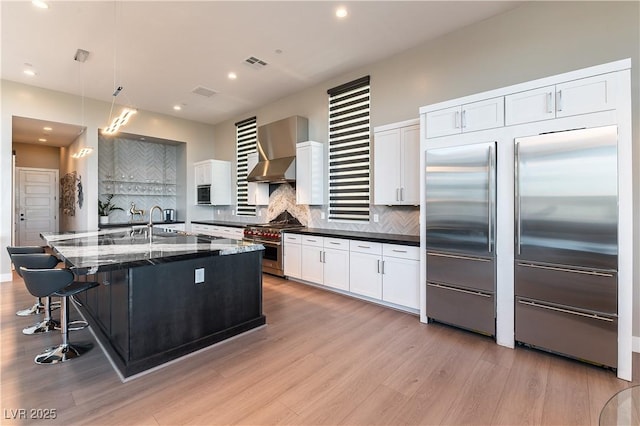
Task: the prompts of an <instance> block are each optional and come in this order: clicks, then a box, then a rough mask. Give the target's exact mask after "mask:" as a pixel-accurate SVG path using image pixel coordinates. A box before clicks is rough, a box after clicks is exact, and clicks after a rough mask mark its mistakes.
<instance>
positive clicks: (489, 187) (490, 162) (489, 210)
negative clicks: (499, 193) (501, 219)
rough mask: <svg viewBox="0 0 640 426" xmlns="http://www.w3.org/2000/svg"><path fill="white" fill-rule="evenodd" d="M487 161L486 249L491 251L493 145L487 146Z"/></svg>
mask: <svg viewBox="0 0 640 426" xmlns="http://www.w3.org/2000/svg"><path fill="white" fill-rule="evenodd" d="M488 157H489V158H488V159H487V160H488V161H487V165H488V166H487V222H488V223H487V225H488V226H487V228H488V230H487V245H488V247H487V250H488V251H489V253H493V198H492V196H493V179H492V177H493V172H494V170H493V146H491V145H490V146H489V153H488Z"/></svg>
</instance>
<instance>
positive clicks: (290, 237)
mask: <svg viewBox="0 0 640 426" xmlns="http://www.w3.org/2000/svg"><path fill="white" fill-rule="evenodd" d="M283 241H284V243H285V244H300V243H301V242H302V235H299V234H284V237H283Z"/></svg>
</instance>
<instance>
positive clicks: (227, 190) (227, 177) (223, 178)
mask: <svg viewBox="0 0 640 426" xmlns="http://www.w3.org/2000/svg"><path fill="white" fill-rule="evenodd" d="M212 168H213V170H212V173H211V204H213V205H219V206H224V205H229V204H231V163H230V162H229V161H219V160H214V161H212Z"/></svg>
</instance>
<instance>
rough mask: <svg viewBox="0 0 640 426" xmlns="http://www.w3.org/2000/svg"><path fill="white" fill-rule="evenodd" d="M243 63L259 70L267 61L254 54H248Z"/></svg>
mask: <svg viewBox="0 0 640 426" xmlns="http://www.w3.org/2000/svg"><path fill="white" fill-rule="evenodd" d="M244 63H245V64H247V65H249V66H250V67H251V68H254V69H257V70H261V69H262V68H264V67H266V66H267V63H266V62H265V61H263V60H262V59H258V58H256V57H255V56H250V57H248V58H247V59H245V60H244Z"/></svg>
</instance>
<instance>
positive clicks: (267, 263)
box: [256, 241, 284, 277]
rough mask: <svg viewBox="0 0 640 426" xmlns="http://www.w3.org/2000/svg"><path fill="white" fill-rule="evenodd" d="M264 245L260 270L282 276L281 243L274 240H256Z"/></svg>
mask: <svg viewBox="0 0 640 426" xmlns="http://www.w3.org/2000/svg"><path fill="white" fill-rule="evenodd" d="M256 243H259V244H262V245H263V246H264V253H263V255H262V272H264V273H266V274H271V275H277V276H279V277H284V270H283V267H282V262H283V259H282V244H281V243H280V242H276V241H256Z"/></svg>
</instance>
